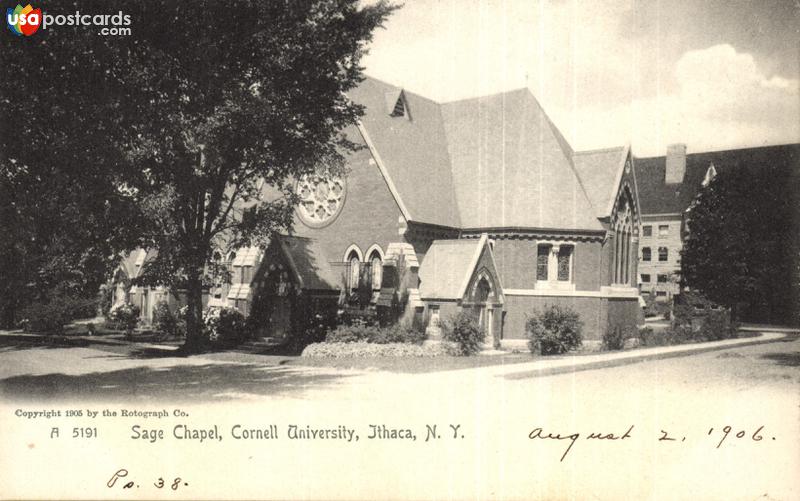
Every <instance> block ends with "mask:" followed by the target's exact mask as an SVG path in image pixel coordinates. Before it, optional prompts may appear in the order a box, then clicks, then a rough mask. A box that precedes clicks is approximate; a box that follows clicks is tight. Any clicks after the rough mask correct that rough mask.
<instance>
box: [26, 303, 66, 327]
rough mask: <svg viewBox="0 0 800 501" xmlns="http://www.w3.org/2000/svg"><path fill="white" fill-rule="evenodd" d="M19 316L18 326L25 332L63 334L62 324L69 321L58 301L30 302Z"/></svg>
mask: <svg viewBox="0 0 800 501" xmlns="http://www.w3.org/2000/svg"><path fill="white" fill-rule="evenodd" d="M20 317H21V318H22V320H21V321H20V326H21V327H22V329H23V330H24V331H25V332H44V333H47V334H63V333H64V325H65V324H66V323H68V322H69V320H70V318H69V314H68V312H67V310H66V308H65V307H64V304H63V303H62V302H60V301H51V302H49V303H40V302H37V303H32V304H30V305H28V306H26V307H25V308H24V309H23V310H22V312H21V314H20Z"/></svg>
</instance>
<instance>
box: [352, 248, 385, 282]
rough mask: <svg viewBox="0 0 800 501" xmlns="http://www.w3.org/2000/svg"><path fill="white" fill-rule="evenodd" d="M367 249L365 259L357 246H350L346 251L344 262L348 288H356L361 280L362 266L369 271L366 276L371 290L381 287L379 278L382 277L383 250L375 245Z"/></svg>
mask: <svg viewBox="0 0 800 501" xmlns="http://www.w3.org/2000/svg"><path fill="white" fill-rule="evenodd" d="M370 249H371V250H368V251H367V252H369V254H368V255H367V259H366V261H364V259H363V258H362V254H361V249H359V248H358V247H357V246H355V245H354V246H352V247H351V248H350V249H349V250H348V251H347V257H346V258H345V262H346V263H347V267H348V271H347V287H348V288H349V289H350V290H356V289H358V286H359V283H360V280H361V271H362V267H366V269H367V270H369V273H368V275H367V277H366V278H368V280H369V286H370V287H371V288H372V289H373V290H379V289H380V288H381V279H382V278H383V251H382V250H381V248H380V247H379V246H377V245H375V246H373V247H371V248H370Z"/></svg>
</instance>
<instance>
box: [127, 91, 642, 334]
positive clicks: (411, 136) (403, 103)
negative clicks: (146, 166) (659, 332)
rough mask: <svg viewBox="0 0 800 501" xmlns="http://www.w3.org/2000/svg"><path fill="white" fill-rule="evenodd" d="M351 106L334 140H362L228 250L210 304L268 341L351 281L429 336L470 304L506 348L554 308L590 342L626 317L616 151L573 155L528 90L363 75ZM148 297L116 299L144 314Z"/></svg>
mask: <svg viewBox="0 0 800 501" xmlns="http://www.w3.org/2000/svg"><path fill="white" fill-rule="evenodd" d="M350 97H351V99H353V100H354V101H355V102H357V103H359V104H362V105H363V106H365V110H366V111H365V115H364V116H363V117H362V118H361V120H360V122H359V123H358V125H357V126H354V127H352V128H351V129H349V130H347V131H346V133H347V135H348V138H349V139H350V140H351V141H354V142H356V143H358V144H360V145H362V146H363V148H361V149H360V150H359V151H356V152H354V153H352V154H350V155H349V157H348V165H347V167H348V168H347V173H346V175H345V176H343V177H341V178H336V179H323V178H320V177H309V178H304V179H300V180H299V181H298V183H297V190H298V192H299V194H300V196H301V198H302V203H301V204H300V206H299V207H298V208H297V211H296V217H295V223H294V228H293V232H292V234H291V235H286V236H283V237H280V238H277V239H274V240H273V241H272V242H271V243H270V245H269V247H268V248H266V249H258V248H249V249H232V250H231V251H230V253H229V254H228V255H227V256H225V257H224V259H225V260H227V261H228V265H229V266H230V267H231V271H232V276H233V280H232V283H231V284H221V285H220V286H219V287H217V288H213V289H211V290H210V291H209V293H208V297H207V301H208V304H211V305H214V304H217V305H228V306H233V307H236V308H238V309H240V310H241V311H242V312H243V313H245V314H249V313H251V311H252V310H254V309H258V302H259V301H266V302H267V303H269V304H270V307H269V311H268V315H267V318H266V319H265V320H264V325H263V326H262V327H263V328H262V332H263V333H264V335H267V336H274V337H285V336H291V335H292V329H293V327H292V326H296V325H299V324H298V318H299V317H303V316H307V315H309V311H311V310H310V309H309V308H311V309H313V308H314V307H316V306H318V305H319V304H321V303H328V304H330V303H335V302H337V301H338V302H339V303H340V304H341V301H342V298H343V297H345V296H348V295H350V294H356V293H357V292H358V293H361V294H362V295H363V291H364V288H365V283H366V288H367V291H368V293H367V301H369V302H370V303H371V304H372V305H374V306H375V307H380V306H381V305H389V304H390V303H393V304H394V305H395V306H398V307H399V308H400V309H401V310H402V312H403V313H402V314H403V316H405V317H408V318H414V319H415V320H416V321H418V322H422V323H423V324H424V325H425V327H426V329H427V331H428V333H429V335H431V336H432V337H436V335H437V327H438V324H439V322H440V321H441V319H443V318H446V317H447V316H449V315H452V314H454V313H456V312H457V311H459V310H469V311H472V312H474V314H475V316H476V318H477V319H478V320H479V322H480V324H481V325H482V327H483V328H484V329H485V330H486V332H487V334H488V337H489V338H490V339H493V340H494V342H495V344H513V343H514V342H515V341H522V340H524V339H525V322H526V319H527V316H529V315H531V314H532V313H534V312H535V311H536V310H537V309H541V308H543V307H545V306H546V305H552V304H558V305H566V306H570V307H571V308H573V309H574V310H575V311H577V312H578V313H579V314H580V318H581V320H582V322H583V323H584V337H585V338H586V339H588V340H599V339H600V338H601V336H602V334H603V333H604V332H605V331H606V330H607V329H609V328H613V327H615V326H623V327H625V326H634V325H636V324H637V322H638V319H639V315H640V307H639V291H638V288H637V279H638V270H637V265H638V259H637V258H638V256H639V243H638V242H639V228H640V226H641V221H640V219H641V218H640V209H639V198H638V192H637V184H636V178H635V171H634V169H633V166H632V158H631V152H630V148H629V146H620V147H616V148H608V149H603V150H595V151H582V152H577V151H573V149H572V148H571V147H570V145H569V144H568V142H567V141H566V140H565V138H564V137H563V136H562V135H561V133H560V132H559V130H558V129H557V128H556V126H555V125H554V124H553V122H551V121H550V119H549V118H548V116H547V115H546V113H545V112H544V110H543V109H542V107H541V106H540V104H539V103H538V102H537V100H536V99H535V98H534V96H533V95H532V94H531V93H530V91H528V90H527V89H521V90H515V91H509V92H504V93H501V94H496V95H490V96H484V97H478V98H471V99H465V100H460V101H455V102H445V103H439V102H435V101H432V100H430V99H427V98H425V97H422V96H419V95H417V94H414V93H412V92H408V91H406V90H404V89H401V88H398V87H396V86H393V85H390V84H388V83H384V82H382V81H379V80H376V79H373V78H367V79H366V80H364V82H362V83H361V84H360V85H359V87H357V88H356V89H354V90H353V91H352V92H351V94H350ZM140 257H142V258H146V254H140ZM135 260H136V258H129V259H128V261H130V263H128V265H126V266H127V268H126V266H123V268H125V269H126V270H127V271H125V273H126V275H128V277H129V278H132V277H131V276H130V275H131V274H133V275H135V274H136V273H137V271H136V267H135V265H134V264H133V262H134V261H135ZM148 294H150V295H153V294H155V292H154V291H145V290H142V289H139V290H133V291H131V293H129V294H127V296H126V298H127V300H130V301H132V302H134V303H138V304H140V306H142V311H143V313H142V314H143V316H145V317H146V316H147V314H148V313H147V312H148V311H152V305H148V304H147V301H148V300H147V299H146V297H147V296H148ZM151 302H152V301H151ZM148 306H149V307H148Z"/></svg>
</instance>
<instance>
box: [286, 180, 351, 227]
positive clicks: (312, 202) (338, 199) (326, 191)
mask: <svg viewBox="0 0 800 501" xmlns="http://www.w3.org/2000/svg"><path fill="white" fill-rule="evenodd" d="M297 194H298V195H299V196H300V204H299V206H298V208H297V213H298V215H299V216H300V220H301V221H303V223H305V224H306V225H308V226H311V227H322V226H326V225H328V224H330V223H332V222H333V220H334V219H336V216H338V215H339V212H341V210H342V207H343V206H344V200H345V196H346V194H347V187H346V184H345V181H344V179H342V178H339V177H332V178H325V177H323V176H320V175H316V174H315V175H311V176H304V177H303V178H301V179H300V181H298V183H297Z"/></svg>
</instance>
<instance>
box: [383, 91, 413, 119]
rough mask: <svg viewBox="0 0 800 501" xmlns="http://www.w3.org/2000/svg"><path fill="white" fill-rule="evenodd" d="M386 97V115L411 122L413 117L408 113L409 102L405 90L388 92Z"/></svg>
mask: <svg viewBox="0 0 800 501" xmlns="http://www.w3.org/2000/svg"><path fill="white" fill-rule="evenodd" d="M384 97H385V98H386V113H387V114H388V115H389V116H390V117H395V118H397V117H403V118H405V119H406V120H411V115H409V113H408V102H407V101H406V96H405V93H404V92H403V89H395V90H392V91H390V92H387V93H386V94H384Z"/></svg>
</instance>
